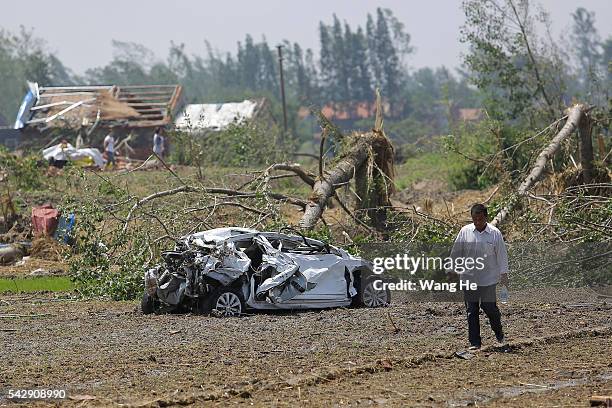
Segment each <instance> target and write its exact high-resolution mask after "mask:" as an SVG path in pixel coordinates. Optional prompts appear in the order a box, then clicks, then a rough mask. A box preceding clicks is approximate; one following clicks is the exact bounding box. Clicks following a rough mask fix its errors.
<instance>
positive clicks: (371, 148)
mask: <svg viewBox="0 0 612 408" xmlns="http://www.w3.org/2000/svg"><path fill="white" fill-rule="evenodd" d="M352 142H353V144H352V147H351V148H350V149H349V150H348V152H346V153H345V154H344V155H343V156H342V157H341V158H340V160H339V161H338V162H337V164H336V165H335V166H334V167H333V168H332V169H331V170H326V171H325V172H324V174H323V177H319V178H317V180H316V181H315V183H314V186H313V187H312V194H311V195H310V198H309V200H308V202H307V204H306V208H305V211H304V215H303V216H302V219H301V220H300V227H302V228H305V229H312V228H313V227H314V226H315V224H316V223H317V221H318V220H319V218H321V215H322V214H323V210H324V209H325V206H326V205H327V202H328V200H329V199H330V198H332V197H333V196H334V195H335V192H336V188H337V187H339V185H344V184H345V183H347V182H349V181H350V180H351V179H352V178H353V177H354V176H355V174H356V172H357V169H359V168H361V167H362V166H363V165H364V164H365V163H367V161H368V160H369V158H370V155H374V156H375V157H372V160H373V165H374V166H375V167H376V168H377V170H378V171H380V172H382V170H380V169H384V168H385V166H384V165H383V164H382V163H377V158H384V159H386V158H387V157H388V155H379V154H377V153H376V152H377V151H379V150H381V149H383V150H385V149H387V150H391V152H392V151H393V147H392V145H391V142H390V141H389V139H387V137H386V136H385V135H384V133H383V132H380V131H376V130H374V131H372V132H368V133H364V134H359V135H354V136H353V140H352ZM391 157H392V153H391ZM381 176H382V177H383V178H384V177H387V178H390V177H392V174H385V175H381ZM383 182H385V181H383ZM389 190H391V189H390V188H389ZM377 193H378V192H374V194H377Z"/></svg>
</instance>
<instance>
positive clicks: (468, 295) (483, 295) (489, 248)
mask: <svg viewBox="0 0 612 408" xmlns="http://www.w3.org/2000/svg"><path fill="white" fill-rule="evenodd" d="M470 212H471V215H472V221H473V222H472V223H471V224H468V225H466V226H465V227H463V228H461V231H459V234H458V235H457V239H455V244H454V245H453V249H452V253H451V257H452V258H453V259H458V258H463V262H464V265H465V266H466V267H465V271H464V272H462V273H460V274H459V276H460V279H461V280H462V281H466V283H467V281H469V283H476V284H477V288H476V289H475V290H465V291H464V300H465V306H466V309H467V318H468V333H469V336H468V337H469V341H470V350H477V349H479V348H480V346H481V344H482V341H481V338H480V318H479V310H478V309H479V308H482V310H483V311H484V312H485V314H486V315H487V317H488V318H489V322H490V323H491V328H492V329H493V332H494V333H495V337H496V338H497V341H498V342H500V343H502V344H503V343H504V342H505V339H504V332H503V329H502V323H501V313H500V311H499V308H498V307H497V303H496V292H495V288H496V287H497V284H498V283H501V284H502V285H506V286H507V285H508V253H507V251H506V245H505V243H504V238H503V237H502V234H501V232H500V231H499V230H498V229H497V228H495V227H494V226H493V225H491V224H489V223H488V222H487V221H488V214H487V207H485V206H484V205H483V204H475V205H473V206H472V209H471V211H470ZM469 259H471V260H472V261H467V262H466V260H469ZM467 263H470V264H471V267H470V268H468V267H467Z"/></svg>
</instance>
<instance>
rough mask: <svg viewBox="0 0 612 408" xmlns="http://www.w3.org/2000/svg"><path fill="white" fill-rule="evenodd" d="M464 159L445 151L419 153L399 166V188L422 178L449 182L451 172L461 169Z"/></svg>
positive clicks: (397, 180) (401, 188)
mask: <svg viewBox="0 0 612 408" xmlns="http://www.w3.org/2000/svg"><path fill="white" fill-rule="evenodd" d="M462 166H463V162H462V160H461V159H460V158H459V159H458V158H456V157H451V155H449V154H447V153H443V152H426V153H419V154H418V156H416V157H411V158H409V159H408V160H406V161H405V162H404V163H403V164H401V165H400V166H397V168H396V171H397V176H396V185H397V187H398V189H399V190H404V189H406V188H408V187H410V186H411V185H412V184H413V183H416V182H418V181H421V180H440V181H443V182H445V183H447V184H449V179H450V174H451V173H452V172H453V171H457V170H460V169H461V167H462Z"/></svg>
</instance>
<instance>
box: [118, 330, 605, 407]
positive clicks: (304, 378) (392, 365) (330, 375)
mask: <svg viewBox="0 0 612 408" xmlns="http://www.w3.org/2000/svg"><path fill="white" fill-rule="evenodd" d="M606 336H612V326H602V327H597V328H590V329H582V330H575V331H567V332H559V333H554V334H551V335H548V336H541V337H534V338H528V339H523V340H517V341H512V342H509V343H508V344H507V346H506V347H508V348H509V350H510V351H515V350H522V349H528V348H530V347H534V346H539V345H547V344H554V343H557V342H561V341H565V340H571V339H580V338H587V337H606ZM504 350H505V348H504V346H499V345H491V346H486V347H483V348H481V349H480V351H478V352H477V353H487V352H504ZM456 358H457V357H456V356H455V353H454V352H452V353H451V352H446V353H425V354H422V355H420V356H415V357H410V358H389V359H387V358H385V359H378V360H376V361H373V362H371V363H368V364H364V365H360V366H353V367H348V368H341V367H331V368H327V369H325V370H321V371H319V372H316V373H310V374H306V375H296V376H293V377H290V378H288V379H287V380H283V381H265V380H264V381H258V382H256V383H253V384H251V385H248V386H244V385H242V386H237V387H229V388H226V389H224V390H222V391H219V392H212V393H203V394H191V395H187V396H174V395H171V396H166V397H160V398H156V399H154V400H148V401H139V402H133V403H128V404H116V405H117V406H120V407H125V408H148V407H165V406H171V405H192V404H196V403H201V402H206V401H209V402H213V401H218V402H223V401H229V400H231V399H235V398H243V399H250V398H252V397H256V394H259V393H262V392H271V391H279V390H283V389H287V388H294V387H312V386H316V385H318V384H322V383H327V382H330V381H338V382H342V381H346V380H349V379H351V378H353V377H356V376H358V375H362V374H367V375H373V374H377V373H384V372H388V371H391V370H401V369H402V368H415V367H418V366H420V365H422V364H425V363H428V362H434V361H436V360H441V359H445V360H451V359H456ZM459 361H460V360H457V362H459ZM606 379H607V377H606ZM580 384H581V383H578V384H572V383H571V382H567V383H560V384H559V386H558V387H557V388H551V391H552V390H556V389H559V388H564V387H571V386H574V385H580ZM523 391H524V392H523ZM523 391H521V390H518V391H517V394H516V395H522V394H525V393H529V392H532V390H529V389H527V388H526V389H525V390H523ZM493 399H494V398H489V399H486V400H485V399H483V400H482V401H479V402H483V403H486V402H488V401H491V400H493ZM456 402H457V404H458V405H462V402H461V401H459V400H457V401H456Z"/></svg>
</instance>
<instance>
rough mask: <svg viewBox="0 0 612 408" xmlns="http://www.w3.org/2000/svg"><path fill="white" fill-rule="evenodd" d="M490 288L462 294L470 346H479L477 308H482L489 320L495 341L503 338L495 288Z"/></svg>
mask: <svg viewBox="0 0 612 408" xmlns="http://www.w3.org/2000/svg"><path fill="white" fill-rule="evenodd" d="M496 286H497V285H491V286H478V289H476V290H466V291H464V292H463V298H464V300H465V308H466V309H467V318H468V334H469V340H470V345H472V346H478V347H480V345H481V338H480V316H479V313H480V311H479V310H478V308H479V307H480V308H482V310H483V312H485V314H486V315H487V317H488V318H489V322H490V323H491V328H492V329H493V332H494V333H495V337H496V338H497V340H501V339H502V338H503V337H504V332H503V329H502V323H501V313H500V311H499V308H498V307H497V303H496V302H495V301H496V293H495V287H496Z"/></svg>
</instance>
